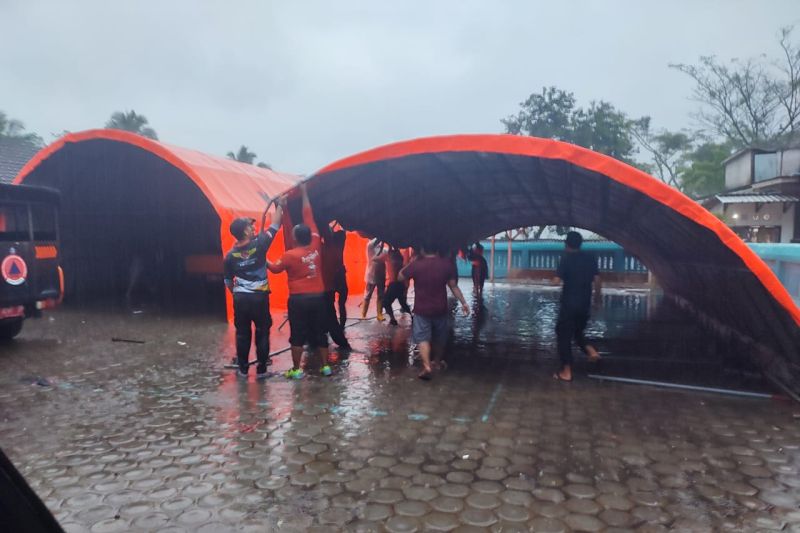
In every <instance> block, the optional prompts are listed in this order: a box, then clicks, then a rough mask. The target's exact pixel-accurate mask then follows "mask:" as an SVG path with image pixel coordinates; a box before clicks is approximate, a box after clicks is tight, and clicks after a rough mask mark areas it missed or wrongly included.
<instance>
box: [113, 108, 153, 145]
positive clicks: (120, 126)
mask: <svg viewBox="0 0 800 533" xmlns="http://www.w3.org/2000/svg"><path fill="white" fill-rule="evenodd" d="M106 128H110V129H114V130H123V131H130V132H132V133H136V134H138V135H141V136H142V137H148V138H150V139H154V140H158V135H157V134H156V131H155V130H154V129H153V128H151V127H149V126H148V121H147V117H145V116H144V115H139V114H138V113H136V111H133V110H130V111H115V112H114V113H112V114H111V118H110V119H109V120H108V122H106Z"/></svg>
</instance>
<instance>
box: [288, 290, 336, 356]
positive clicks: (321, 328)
mask: <svg viewBox="0 0 800 533" xmlns="http://www.w3.org/2000/svg"><path fill="white" fill-rule="evenodd" d="M326 312H327V302H326V300H325V294H323V293H319V294H293V295H291V296H289V328H290V329H291V333H290V335H289V344H291V345H292V346H304V345H306V344H308V345H309V346H310V347H311V348H312V349H313V348H320V347H325V346H327V345H328V329H327V327H326V322H325V319H326Z"/></svg>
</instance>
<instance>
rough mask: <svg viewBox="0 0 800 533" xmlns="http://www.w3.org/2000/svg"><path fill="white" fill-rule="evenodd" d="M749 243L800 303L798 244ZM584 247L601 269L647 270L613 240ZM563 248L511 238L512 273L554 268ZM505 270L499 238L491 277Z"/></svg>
mask: <svg viewBox="0 0 800 533" xmlns="http://www.w3.org/2000/svg"><path fill="white" fill-rule="evenodd" d="M482 244H483V246H484V255H485V257H486V260H487V261H490V260H491V257H490V256H491V254H490V250H491V242H490V241H483V242H482ZM749 246H750V248H751V249H752V250H753V251H754V252H755V253H756V254H757V255H758V256H759V257H761V259H763V260H764V262H765V263H766V264H767V265H769V267H770V268H771V269H772V271H773V272H774V273H775V275H776V276H778V279H780V280H781V283H783V285H784V286H785V287H786V289H787V290H788V291H789V293H790V294H791V295H792V298H794V300H795V302H796V303H798V305H800V244H756V243H750V244H749ZM583 249H585V250H589V251H591V252H593V253H594V254H595V255H596V256H597V262H598V267H599V269H600V271H601V272H605V273H617V274H621V275H625V274H633V275H637V274H644V275H646V274H647V268H646V267H645V266H644V265H643V264H642V263H641V262H640V261H639V260H638V259H637V258H636V257H635V256H633V255H631V254H629V253H628V252H626V251H625V250H624V249H623V248H622V247H621V246H620V245H618V244H616V243H613V242H608V241H601V242H592V241H587V242H584V243H583ZM563 252H564V242H563V241H533V242H516V241H515V242H512V245H511V270H512V277H514V274H515V273H518V272H519V271H523V272H524V271H539V272H540V273H541V272H542V271H555V269H556V267H558V261H559V259H560V258H561V254H562V253H563ZM458 273H459V275H460V276H464V277H469V275H470V264H469V262H468V261H463V260H459V261H458ZM508 274H509V272H508V242H507V241H498V242H496V243H495V254H494V277H495V279H503V278H506V277H508Z"/></svg>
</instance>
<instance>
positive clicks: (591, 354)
mask: <svg viewBox="0 0 800 533" xmlns="http://www.w3.org/2000/svg"><path fill="white" fill-rule="evenodd" d="M586 357H587V358H588V359H589V362H591V363H596V362H597V361H599V360H600V354H599V353H597V350H596V349H595V347H594V346H588V345H587V346H586Z"/></svg>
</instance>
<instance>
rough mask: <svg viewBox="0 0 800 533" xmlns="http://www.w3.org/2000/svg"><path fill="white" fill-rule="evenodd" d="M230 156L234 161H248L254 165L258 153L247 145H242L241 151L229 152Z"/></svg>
mask: <svg viewBox="0 0 800 533" xmlns="http://www.w3.org/2000/svg"><path fill="white" fill-rule="evenodd" d="M228 157H229V158H230V159H233V160H234V161H238V162H240V163H247V164H248V165H252V164H253V162H254V161H255V160H256V154H255V153H253V152H251V151H250V150H249V149H248V148H247V146H245V145H241V146H240V147H239V151H238V152H236V153H233V152H228Z"/></svg>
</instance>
